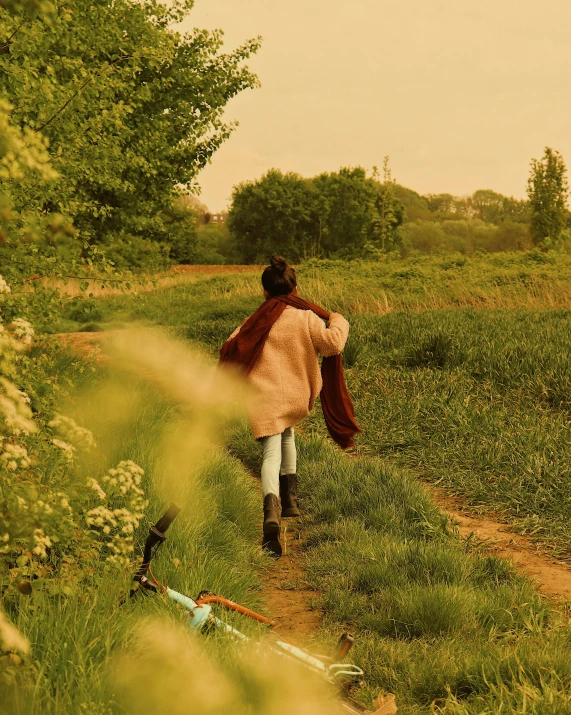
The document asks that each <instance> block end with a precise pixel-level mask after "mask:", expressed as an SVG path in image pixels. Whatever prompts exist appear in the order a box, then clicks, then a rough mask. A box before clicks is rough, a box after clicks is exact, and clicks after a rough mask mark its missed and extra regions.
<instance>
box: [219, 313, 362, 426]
mask: <svg viewBox="0 0 571 715" xmlns="http://www.w3.org/2000/svg"><path fill="white" fill-rule="evenodd" d="M239 330H240V328H238V329H237V330H235V331H234V332H233V333H232V335H231V336H230V338H233V337H234V336H235V335H237V334H238V332H239ZM348 334H349V323H348V322H347V321H346V320H345V318H344V317H343V316H342V315H340V314H339V313H331V317H330V319H329V328H327V327H326V326H325V323H324V322H323V320H321V318H319V317H318V316H317V315H315V313H313V312H312V311H311V310H298V309H297V308H292V307H291V306H288V307H287V308H286V309H285V310H284V312H283V313H282V315H281V316H280V317H279V318H278V319H277V320H276V322H275V324H274V325H273V326H272V329H271V330H270V332H269V335H268V338H267V340H266V343H265V345H264V349H263V351H262V355H261V357H260V358H259V360H258V362H257V363H256V365H255V366H254V368H253V370H252V371H251V372H250V374H249V376H248V378H249V382H250V384H251V385H252V386H253V387H254V390H255V393H256V395H255V398H254V400H253V403H252V405H251V406H250V408H249V412H248V416H249V418H250V425H251V427H252V432H253V434H254V438H255V439H259V438H260V437H268V436H269V435H272V434H279V433H281V432H283V431H284V430H285V429H286V428H287V427H293V426H294V425H296V424H297V423H298V422H300V421H301V420H302V419H303V418H304V417H307V415H309V413H310V412H311V410H312V409H313V406H314V405H315V400H316V399H317V397H318V395H319V393H320V392H321V387H322V380H321V371H320V368H319V360H318V355H319V354H321V355H324V356H325V357H328V356H330V355H336V354H337V353H340V352H341V351H342V350H343V348H344V347H345V343H346V342H347V336H348Z"/></svg>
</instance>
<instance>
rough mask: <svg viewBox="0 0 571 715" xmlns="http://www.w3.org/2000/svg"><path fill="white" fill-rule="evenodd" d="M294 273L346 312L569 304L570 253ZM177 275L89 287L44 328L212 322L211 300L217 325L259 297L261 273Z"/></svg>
mask: <svg viewBox="0 0 571 715" xmlns="http://www.w3.org/2000/svg"><path fill="white" fill-rule="evenodd" d="M223 268H225V269H226V268H228V267H223ZM214 270H215V271H216V270H218V267H214ZM298 277H299V283H300V290H301V293H302V294H303V295H304V296H306V297H307V298H308V299H310V300H314V301H315V302H318V303H321V304H323V305H325V306H329V307H330V308H335V309H336V310H340V311H342V312H345V313H351V314H367V315H371V314H372V315H385V314H387V313H390V312H392V311H396V312H401V311H430V310H440V309H445V308H475V309H480V308H484V309H494V308H500V309H514V308H522V307H523V308H530V309H531V308H538V309H541V308H564V309H569V308H571V256H568V255H566V254H555V253H542V252H540V251H531V252H527V253H506V254H492V255H484V256H479V257H473V258H466V257H465V256H460V255H458V256H445V257H427V256H422V257H418V258H408V259H400V258H396V257H395V258H391V257H387V260H386V261H384V262H382V263H380V262H375V263H371V262H365V261H355V262H352V263H346V262H342V261H310V262H308V263H306V264H303V265H301V266H300V267H299V268H298ZM175 279H176V280H177V281H178V280H180V281H181V282H180V284H179V285H176V284H173V285H170V286H167V287H163V288H158V289H157V290H150V288H151V287H152V286H151V285H147V286H145V287H144V290H143V289H141V290H139V289H138V288H137V286H133V287H132V291H131V292H128V293H125V294H123V295H117V293H118V292H119V290H118V289H113V290H109V291H106V290H105V289H102V288H101V286H94V288H93V291H92V294H93V295H94V296H95V299H92V300H88V301H87V302H86V301H85V300H84V299H83V298H82V296H79V295H76V296H75V298H71V299H70V301H69V302H68V304H67V307H66V308H65V309H64V310H63V312H62V314H61V315H60V317H59V319H50V321H49V323H46V324H45V326H44V328H45V329H46V330H48V332H60V331H66V330H76V329H86V328H87V329H99V328H101V327H102V326H107V325H109V324H114V325H117V324H121V323H124V322H130V321H133V320H135V321H143V322H151V323H155V322H158V323H160V324H161V325H165V324H166V325H172V326H181V325H184V324H185V322H190V319H191V318H194V317H196V316H194V315H193V311H194V310H197V311H198V313H199V314H200V315H201V316H202V318H201V319H203V320H205V321H208V320H210V318H209V316H208V313H207V310H206V308H207V306H208V305H209V304H212V307H213V309H214V308H216V311H217V312H216V314H214V315H213V316H212V318H211V322H212V323H213V324H214V325H213V326H211V327H212V328H215V327H216V325H217V324H218V323H219V321H220V319H221V318H223V317H224V315H225V314H226V315H227V316H232V317H233V318H234V316H235V315H242V316H243V317H245V316H246V315H247V314H248V310H249V309H250V308H251V307H252V306H255V305H256V304H257V303H258V302H259V300H260V295H261V292H260V271H250V270H248V271H242V272H234V273H223V274H222V275H216V273H214V275H208V274H203V273H200V272H198V273H194V272H190V273H189V274H188V275H185V274H181V275H180V276H178V277H175ZM185 281H186V282H185ZM96 289H97V290H96ZM74 291H75V289H74ZM75 293H77V291H75ZM89 293H90V291H87V292H86V293H84V294H83V295H84V296H85V295H89ZM106 296H107V298H106ZM101 298H102V300H101ZM190 302H192V303H193V304H194V306H193V307H192V308H191V307H189V303H190ZM205 329H206V328H205ZM205 337H206V338H208V336H205Z"/></svg>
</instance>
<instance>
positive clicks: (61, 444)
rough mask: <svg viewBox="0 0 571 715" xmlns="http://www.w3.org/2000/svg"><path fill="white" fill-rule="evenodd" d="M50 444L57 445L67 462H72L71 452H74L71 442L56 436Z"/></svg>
mask: <svg viewBox="0 0 571 715" xmlns="http://www.w3.org/2000/svg"><path fill="white" fill-rule="evenodd" d="M52 444H55V446H56V447H59V448H60V449H61V450H62V452H63V453H64V455H65V458H66V459H67V461H68V462H73V453H74V452H75V449H74V448H73V447H72V446H71V444H68V443H67V442H64V441H62V440H61V439H56V438H54V439H52Z"/></svg>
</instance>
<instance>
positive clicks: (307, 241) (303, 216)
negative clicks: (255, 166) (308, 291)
mask: <svg viewBox="0 0 571 715" xmlns="http://www.w3.org/2000/svg"><path fill="white" fill-rule="evenodd" d="M316 226H317V214H316V205H315V194H314V192H312V190H311V186H310V182H309V181H308V180H307V179H304V178H303V177H301V176H300V175H299V174H295V173H293V172H289V173H286V174H283V173H282V172H281V171H279V170H278V169H271V170H270V171H268V173H267V174H265V175H264V176H263V177H262V178H261V179H259V180H258V181H246V182H243V183H241V184H238V185H237V186H235V187H234V191H233V194H232V206H231V208H230V212H229V214H228V228H229V229H230V232H231V233H232V235H233V236H234V237H235V239H236V241H237V243H238V246H239V247H240V249H241V252H242V259H243V260H244V261H245V262H246V263H256V262H258V263H259V262H266V261H268V260H269V258H270V257H271V255H272V254H273V253H280V254H282V255H284V256H287V257H288V259H289V260H291V261H297V260H299V259H300V258H303V257H304V256H307V255H311V254H312V253H313V251H314V249H315V242H316V239H317V235H318V231H317V228H316Z"/></svg>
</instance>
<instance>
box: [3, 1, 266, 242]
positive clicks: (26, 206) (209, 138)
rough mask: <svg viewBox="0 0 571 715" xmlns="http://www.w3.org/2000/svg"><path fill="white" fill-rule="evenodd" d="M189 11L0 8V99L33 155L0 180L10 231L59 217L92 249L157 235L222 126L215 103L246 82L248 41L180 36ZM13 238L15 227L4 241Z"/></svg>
mask: <svg viewBox="0 0 571 715" xmlns="http://www.w3.org/2000/svg"><path fill="white" fill-rule="evenodd" d="M191 7H192V2H191V1H190V0H175V2H174V3H170V4H169V5H168V6H167V5H163V4H161V3H160V2H158V1H157V0H140V1H138V2H135V1H130V0H114V2H112V3H111V2H108V0H59V1H56V2H54V3H49V2H42V1H41V0H17V1H15V2H14V1H8V2H6V0H4V2H3V4H2V5H0V37H1V38H2V39H0V95H1V96H2V97H4V99H5V100H6V101H7V103H8V105H9V106H10V107H11V108H12V118H11V122H12V124H13V125H14V126H16V127H19V128H21V129H20V131H21V132H22V137H23V139H22V141H24V142H25V143H26V144H27V145H29V146H31V147H34V151H35V153H36V155H37V159H36V160H35V161H36V165H33V164H32V163H31V162H28V167H27V168H28V171H27V172H26V176H22V177H19V176H16V175H9V176H7V175H6V171H5V172H4V175H3V176H2V177H0V179H1V180H2V193H3V194H4V196H5V197H7V198H6V201H7V202H9V204H10V206H11V212H12V213H11V217H12V219H13V220H14V221H15V222H16V223H17V224H18V225H19V226H29V225H31V224H33V223H34V222H37V221H38V220H40V219H41V218H42V217H45V216H47V215H52V216H53V215H61V216H66V217H68V218H69V219H71V220H72V221H73V224H74V226H75V230H76V236H77V237H78V238H80V239H82V240H83V241H88V242H90V243H91V244H93V243H94V242H95V243H97V242H101V241H106V240H109V239H110V237H114V238H116V237H127V238H128V237H129V236H144V237H145V238H150V239H154V240H166V239H167V238H168V235H169V230H170V227H169V226H170V224H172V220H173V214H172V211H171V207H172V204H173V201H174V200H175V198H176V196H177V195H178V194H179V193H180V192H181V191H185V192H188V191H189V190H193V189H195V186H196V176H197V174H198V172H199V171H200V169H201V168H202V167H203V166H204V165H205V164H206V163H207V162H208V161H209V159H210V157H211V156H212V154H213V153H214V152H215V151H216V149H217V148H218V147H219V146H220V144H221V143H222V142H223V141H224V140H225V139H226V138H227V137H228V136H229V134H230V133H231V131H232V129H233V125H232V124H229V123H227V122H225V121H224V120H223V118H222V112H223V109H224V107H225V105H226V103H227V102H228V101H229V99H231V98H232V97H233V96H235V95H236V94H237V93H239V92H241V91H243V90H244V89H247V88H251V87H255V86H256V84H257V80H256V78H255V76H254V75H253V74H251V73H250V72H249V71H248V69H247V68H246V67H245V66H244V61H245V60H247V58H248V57H249V56H250V55H251V54H252V53H253V52H255V51H256V50H257V48H258V46H259V40H258V39H255V40H250V41H248V42H246V43H245V44H244V45H243V46H241V47H239V48H238V49H237V50H234V51H233V52H231V53H224V52H223V51H222V50H221V46H222V35H221V33H220V32H207V31H203V30H194V31H193V32H192V33H190V34H186V35H181V34H180V33H178V32H176V31H174V30H173V29H172V25H173V24H175V23H177V22H179V21H180V20H182V18H183V17H184V16H185V15H186V14H187V13H188V12H189V11H190V9H191ZM8 111H9V107H8V106H5V109H4V115H3V116H7V114H6V112H8ZM5 156H8V160H7V161H9V157H10V156H11V154H10V153H8V154H5ZM48 165H49V166H50V170H49V171H48V170H47V168H46V167H47V166H48ZM42 167H43V168H42ZM8 173H9V171H8ZM56 177H57V178H56ZM169 211H171V213H169ZM175 213H176V212H175ZM16 235H17V234H16V231H15V226H14V227H13V228H12V231H11V232H9V233H8V234H7V235H6V237H5V246H6V242H9V241H12V243H15V242H16V239H15V238H14V237H16ZM18 240H19V241H21V237H19V239H18Z"/></svg>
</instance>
